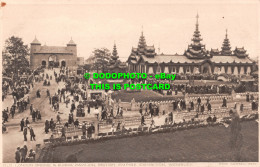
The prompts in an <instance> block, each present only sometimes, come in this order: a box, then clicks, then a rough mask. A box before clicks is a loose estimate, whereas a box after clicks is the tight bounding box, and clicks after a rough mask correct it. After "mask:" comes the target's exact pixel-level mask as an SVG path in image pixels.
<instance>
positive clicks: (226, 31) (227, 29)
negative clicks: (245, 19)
mask: <svg viewBox="0 0 260 167" xmlns="http://www.w3.org/2000/svg"><path fill="white" fill-rule="evenodd" d="M227 31H228V29H226V38H227Z"/></svg>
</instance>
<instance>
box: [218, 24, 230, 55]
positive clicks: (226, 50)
mask: <svg viewBox="0 0 260 167" xmlns="http://www.w3.org/2000/svg"><path fill="white" fill-rule="evenodd" d="M221 49H222V50H221V54H222V55H232V51H231V46H230V42H229V39H228V34H227V29H226V37H225V39H224V42H223V44H222V47H221Z"/></svg>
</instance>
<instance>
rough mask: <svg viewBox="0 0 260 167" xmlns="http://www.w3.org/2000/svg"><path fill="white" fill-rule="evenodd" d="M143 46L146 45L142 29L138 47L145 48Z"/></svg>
mask: <svg viewBox="0 0 260 167" xmlns="http://www.w3.org/2000/svg"><path fill="white" fill-rule="evenodd" d="M145 47H146V41H145V37H144V33H143V31H142V33H141V36H140V38H139V42H138V48H145Z"/></svg>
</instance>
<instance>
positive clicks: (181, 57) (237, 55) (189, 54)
mask: <svg viewBox="0 0 260 167" xmlns="http://www.w3.org/2000/svg"><path fill="white" fill-rule="evenodd" d="M196 18H197V19H196V28H195V31H194V35H193V38H192V43H191V44H190V45H188V48H187V49H186V50H185V51H184V53H183V54H171V55H168V54H163V53H162V54H157V53H156V51H155V47H154V46H148V45H146V40H145V37H144V35H143V32H142V33H141V36H140V39H139V43H138V47H137V48H132V51H131V54H130V56H129V57H128V60H127V63H128V70H129V72H136V73H149V74H154V73H160V72H163V73H177V74H201V73H204V74H205V73H206V74H212V73H215V74H221V73H226V74H233V75H243V74H250V73H251V71H252V70H253V66H254V61H253V60H251V59H250V58H249V57H248V54H247V53H246V50H245V49H244V47H242V48H237V47H236V48H235V50H233V51H232V50H231V45H230V41H229V39H228V34H227V31H226V35H225V39H224V42H223V45H222V47H221V50H220V51H219V50H218V49H211V50H210V51H209V50H207V49H206V47H205V45H203V44H202V43H201V41H202V38H201V34H200V31H199V23H198V15H197V17H196Z"/></svg>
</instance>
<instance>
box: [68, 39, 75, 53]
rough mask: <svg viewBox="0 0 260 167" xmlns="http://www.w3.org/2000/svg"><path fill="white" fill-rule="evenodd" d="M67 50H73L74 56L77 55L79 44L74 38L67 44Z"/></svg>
mask: <svg viewBox="0 0 260 167" xmlns="http://www.w3.org/2000/svg"><path fill="white" fill-rule="evenodd" d="M67 50H68V51H70V52H72V53H73V56H77V44H76V43H75V42H74V41H73V40H72V38H71V39H70V41H69V43H68V44H67Z"/></svg>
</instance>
